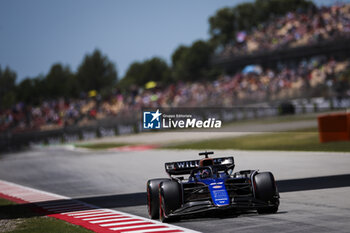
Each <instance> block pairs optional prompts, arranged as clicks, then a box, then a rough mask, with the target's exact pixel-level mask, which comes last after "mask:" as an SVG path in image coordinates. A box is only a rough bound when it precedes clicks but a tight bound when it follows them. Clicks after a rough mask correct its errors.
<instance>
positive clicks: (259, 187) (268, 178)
mask: <svg viewBox="0 0 350 233" xmlns="http://www.w3.org/2000/svg"><path fill="white" fill-rule="evenodd" d="M254 183H255V198H256V199H258V200H260V201H263V202H266V203H267V204H269V205H273V206H269V207H263V208H259V209H258V213H259V214H267V213H269V214H272V213H276V212H277V211H278V206H279V195H278V191H277V187H276V182H275V178H274V177H273V175H272V173H271V172H262V173H258V174H257V175H255V176H254Z"/></svg>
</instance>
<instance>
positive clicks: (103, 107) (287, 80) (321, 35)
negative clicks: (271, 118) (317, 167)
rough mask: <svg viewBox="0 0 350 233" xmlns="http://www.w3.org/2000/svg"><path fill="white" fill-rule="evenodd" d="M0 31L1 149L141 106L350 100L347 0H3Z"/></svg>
mask: <svg viewBox="0 0 350 233" xmlns="http://www.w3.org/2000/svg"><path fill="white" fill-rule="evenodd" d="M0 33H1V36H0V51H1V52H0V139H1V140H0V141H1V143H0V147H1V149H2V150H9V149H10V150H11V149H13V148H18V146H20V145H33V144H54V143H61V142H74V141H78V140H82V139H91V138H97V137H105V136H114V135H118V134H126V133H135V132H139V131H140V119H139V117H140V116H141V111H142V108H145V107H147V108H149V107H150V108H158V107H170V108H173V107H225V108H235V107H241V106H246V107H249V106H252V107H256V108H260V107H271V108H276V109H280V111H276V113H275V114H276V115H278V114H282V113H283V114H284V113H293V114H301V113H306V112H307V111H311V112H318V111H322V110H324V111H328V110H333V109H337V108H347V107H349V106H350V66H349V64H350V63H349V54H350V53H349V52H350V4H349V1H307V0H256V1H226V0H221V1H199V0H194V1H190V2H189V1H176V2H170V1H158V0H154V1H147V2H146V1H137V0H132V1H106V2H103V3H102V4H101V3H100V2H97V1H74V2H71V1H59V2H54V3H52V2H47V1H39V0H35V1H30V2H27V1H1V3H0ZM281 108H282V110H281ZM288 109H289V110H288ZM290 109H300V110H299V111H295V110H290ZM230 120H232V121H234V120H237V119H230Z"/></svg>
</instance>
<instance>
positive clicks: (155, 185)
mask: <svg viewBox="0 0 350 233" xmlns="http://www.w3.org/2000/svg"><path fill="white" fill-rule="evenodd" d="M168 180H169V179H152V180H149V181H147V209H148V215H149V217H150V218H151V219H158V218H159V184H160V183H161V182H163V181H168Z"/></svg>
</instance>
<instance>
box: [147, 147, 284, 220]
mask: <svg viewBox="0 0 350 233" xmlns="http://www.w3.org/2000/svg"><path fill="white" fill-rule="evenodd" d="M211 154H214V152H202V153H199V155H204V156H205V158H204V159H201V160H191V161H179V162H170V163H165V170H166V172H167V173H168V175H169V176H170V178H168V179H166V178H162V179H151V180H148V182H147V207H148V214H149V216H150V218H152V219H156V218H159V219H160V220H161V221H162V222H166V221H169V220H178V219H179V218H180V217H182V216H191V215H192V216H193V215H195V214H199V213H204V212H208V211H213V210H227V211H230V210H232V211H244V210H257V212H258V213H259V214H262V213H276V212H277V210H278V206H279V193H278V190H277V186H276V182H275V179H274V176H273V175H272V173H271V172H259V171H257V170H244V171H239V172H235V173H233V169H234V167H235V164H234V159H233V157H221V158H209V157H208V155H211ZM181 175H189V176H188V177H186V178H185V177H184V176H181Z"/></svg>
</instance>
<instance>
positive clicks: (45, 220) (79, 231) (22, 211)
mask: <svg viewBox="0 0 350 233" xmlns="http://www.w3.org/2000/svg"><path fill="white" fill-rule="evenodd" d="M0 219H1V221H4V222H2V223H3V224H4V225H3V226H1V230H2V231H1V232H9V233H10V232H11V233H27V232H31V233H47V232H50V233H90V232H92V231H90V230H87V229H85V228H83V227H81V226H77V225H73V224H70V223H68V222H65V221H62V220H59V219H55V218H51V217H47V216H40V215H38V214H36V213H35V212H32V210H31V209H30V208H29V207H28V205H26V204H16V203H13V202H11V201H8V200H6V199H2V198H0ZM5 227H7V229H6V228H5Z"/></svg>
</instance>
